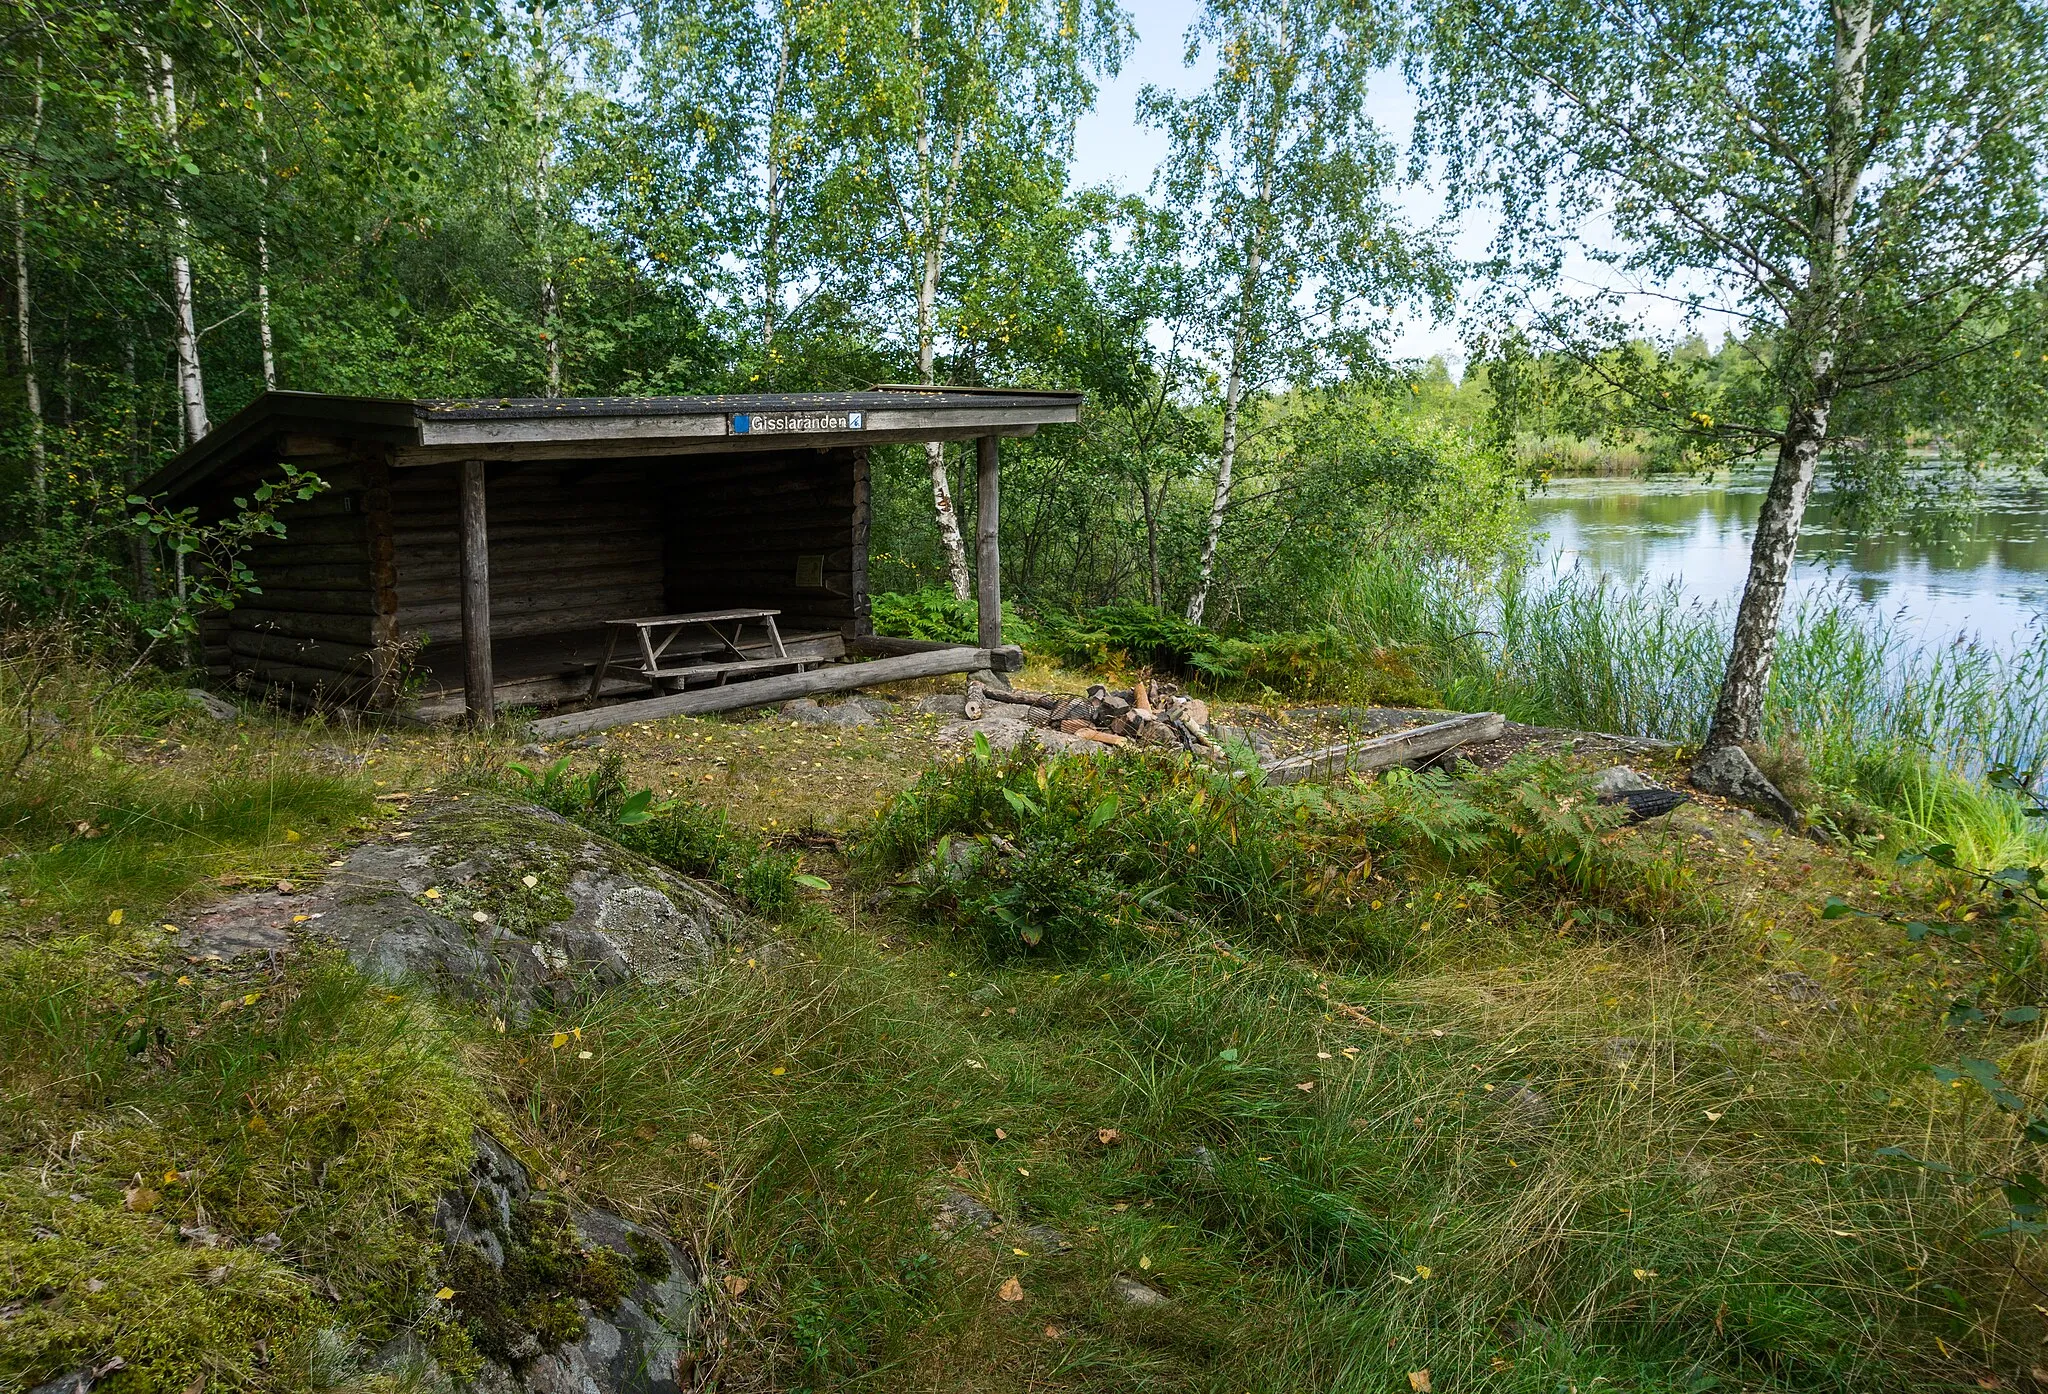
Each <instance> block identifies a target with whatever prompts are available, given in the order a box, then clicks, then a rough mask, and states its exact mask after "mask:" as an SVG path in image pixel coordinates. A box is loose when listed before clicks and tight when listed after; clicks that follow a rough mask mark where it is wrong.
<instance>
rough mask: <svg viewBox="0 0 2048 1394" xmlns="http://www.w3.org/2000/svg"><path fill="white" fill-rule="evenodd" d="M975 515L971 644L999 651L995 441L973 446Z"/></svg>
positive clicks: (989, 439) (998, 489)
mask: <svg viewBox="0 0 2048 1394" xmlns="http://www.w3.org/2000/svg"><path fill="white" fill-rule="evenodd" d="M974 464H975V471H974V473H975V486H976V499H977V505H976V514H977V521H976V523H975V528H974V570H975V586H974V593H975V629H974V637H975V642H976V643H978V644H979V645H980V646H981V647H982V648H985V649H993V648H1000V647H1001V646H1002V642H1003V554H1002V549H1001V544H1000V541H999V532H998V525H999V523H1000V522H1001V513H1002V482H1001V479H1000V477H999V476H1000V469H999V467H998V463H997V459H996V438H995V437H994V436H982V437H981V438H980V439H978V440H976V441H975V442H974Z"/></svg>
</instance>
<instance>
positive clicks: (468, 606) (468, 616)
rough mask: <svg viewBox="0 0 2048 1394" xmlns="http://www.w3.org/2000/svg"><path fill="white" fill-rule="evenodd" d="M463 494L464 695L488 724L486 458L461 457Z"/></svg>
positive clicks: (472, 715) (474, 716) (491, 707)
mask: <svg viewBox="0 0 2048 1394" xmlns="http://www.w3.org/2000/svg"><path fill="white" fill-rule="evenodd" d="M461 495H462V502H461V509H460V511H461V518H462V528H461V541H460V544H459V545H460V547H461V550H462V559H461V560H462V696H463V701H464V703H465V704H466V705H467V706H468V708H469V719H470V720H471V721H473V722H475V723H477V724H478V725H482V726H488V725H489V724H490V723H491V721H492V720H493V719H494V718H495V716H496V714H497V708H496V705H495V704H494V703H493V702H492V700H491V699H492V692H493V689H494V688H495V687H496V683H495V682H494V681H493V679H492V677H491V543H490V529H489V528H488V527H487V526H485V523H484V462H483V461H482V460H464V461H463V462H462V476H461Z"/></svg>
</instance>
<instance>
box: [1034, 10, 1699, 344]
mask: <svg viewBox="0 0 2048 1394" xmlns="http://www.w3.org/2000/svg"><path fill="white" fill-rule="evenodd" d="M1124 5H1125V8H1126V9H1127V10H1128V11H1129V12H1130V14H1131V16H1132V18H1133V20H1134V21H1135V23H1136V25H1137V30H1138V42H1137V45H1136V47H1135V48H1134V49H1133V50H1132V52H1131V55H1130V57H1129V58H1128V59H1127V60H1126V61H1125V63H1124V66H1123V68H1122V70H1121V71H1120V72H1118V74H1117V75H1116V77H1114V78H1112V79H1111V80H1109V81H1107V82H1104V83H1103V84H1102V85H1101V87H1100V90H1099V91H1098V92H1097V94H1096V100H1095V108H1094V110H1092V111H1091V112H1089V113H1088V115H1087V116H1085V117H1083V118H1082V119H1081V122H1080V124H1079V126H1078V127H1077V128H1076V130H1075V132H1074V165H1073V179H1074V182H1075V183H1076V184H1108V185H1111V186H1113V187H1115V188H1116V189H1118V190H1120V191H1122V192H1125V193H1143V192H1144V191H1145V189H1146V187H1147V186H1148V185H1149V184H1150V183H1151V179H1152V171H1153V169H1154V168H1155V167H1156V166H1157V165H1158V163H1159V161H1160V159H1161V158H1162V157H1163V156H1164V155H1165V154H1166V137H1165V136H1164V134H1163V133H1161V132H1159V131H1157V130H1154V129H1151V128H1149V127H1144V126H1140V125H1139V124H1138V122H1137V115H1136V114H1137V103H1138V93H1139V91H1140V90H1141V89H1142V88H1144V87H1146V86H1147V85H1152V86H1158V87H1165V88H1169V89H1172V90H1175V91H1179V92H1182V93H1191V92H1193V91H1195V90H1197V89H1199V88H1200V87H1201V86H1202V85H1203V83H1204V82H1205V81H1206V80H1207V78H1208V75H1209V74H1208V71H1207V69H1206V67H1204V66H1197V67H1193V68H1188V67H1184V66H1182V63H1181V59H1182V56H1183V54H1184V53H1185V38H1184V36H1185V35H1186V33H1187V30H1188V26H1189V25H1190V24H1191V23H1193V21H1194V19H1195V16H1196V15H1197V14H1198V13H1199V12H1200V10H1201V4H1200V2H1199V0H1124ZM1415 108H1416V103H1415V96H1414V94H1413V92H1412V91H1410V89H1409V87H1408V84H1407V82H1406V81H1405V80H1404V79H1403V77H1402V75H1401V74H1400V73H1399V72H1395V71H1391V70H1389V71H1383V72H1381V73H1380V74H1378V76H1377V81H1376V83H1375V85H1374V87H1373V89H1372V90H1371V91H1370V92H1369V93H1368V94H1367V109H1368V110H1369V111H1370V113H1371V115H1372V118H1373V120H1374V121H1375V122H1377V123H1378V124H1379V126H1380V128H1381V130H1382V131H1384V132H1385V133H1386V134H1387V135H1389V136H1390V137H1392V138H1393V139H1394V140H1395V142H1396V143H1398V144H1400V145H1402V146H1403V147H1404V148H1405V146H1406V144H1407V141H1408V138H1409V134H1410V132H1411V131H1413V129H1414V126H1415ZM1391 201H1392V202H1393V203H1394V204H1395V206H1396V207H1398V208H1399V209H1400V210H1401V211H1402V212H1403V213H1404V214H1406V215H1407V217H1408V219H1409V220H1410V222H1411V223H1413V224H1414V225H1417V226H1426V225H1428V224H1431V223H1434V222H1435V221H1436V220H1437V219H1438V218H1439V217H1441V216H1442V214H1443V211H1444V210H1443V200H1442V199H1441V197H1439V196H1438V195H1437V194H1436V193H1435V192H1434V191H1433V190H1431V189H1429V188H1428V187H1425V186H1410V187H1404V188H1402V189H1399V190H1395V191H1393V194H1392V197H1391ZM1492 234H1493V229H1492V227H1491V226H1490V225H1488V224H1487V223H1486V222H1485V220H1483V219H1477V220H1473V221H1469V222H1468V223H1466V224H1465V225H1463V226H1461V227H1460V228H1459V229H1458V231H1457V234H1456V235H1455V236H1454V237H1453V238H1452V240H1451V252H1452V254H1453V255H1454V256H1457V257H1459V258H1461V259H1467V260H1472V259H1477V258H1478V257H1479V256H1480V255H1482V254H1483V253H1484V252H1485V250H1486V247H1487V244H1488V242H1489V241H1490V240H1491V238H1492ZM1585 235H1586V236H1587V240H1588V241H1589V242H1591V243H1594V244H1596V245H1599V244H1609V243H1611V234H1610V233H1609V232H1607V230H1606V229H1604V228H1603V227H1599V226H1595V227H1593V228H1591V229H1589V230H1588V231H1587V233H1586V234H1585ZM1565 274H1566V275H1567V276H1568V277H1571V278H1573V279H1576V280H1579V281H1581V282H1583V283H1585V284H1586V285H1588V286H1591V285H1600V286H1610V285H1612V284H1614V277H1613V274H1612V273H1611V272H1610V271H1609V270H1608V269H1607V268H1606V267H1604V266H1602V265H1600V264H1599V263H1596V262H1592V261H1590V260H1588V259H1587V258H1585V257H1583V256H1574V257H1571V258H1568V259H1567V261H1566V263H1565ZM1473 289H1477V287H1476V286H1474V287H1473ZM1636 308H1637V309H1638V312H1639V313H1640V314H1641V316H1642V318H1643V321H1644V323H1645V326H1646V327H1647V328H1649V329H1651V330H1652V331H1654V332H1659V333H1663V334H1670V333H1674V332H1675V331H1677V329H1678V328H1679V313H1678V311H1677V310H1676V309H1675V308H1674V307H1673V306H1672V305H1671V304H1670V303H1669V302H1668V301H1663V300H1659V299H1656V298H1647V297H1646V298H1641V299H1638V300H1637V302H1636ZM1732 323H1733V321H1732V320H1729V319H1727V318H1725V317H1722V316H1715V315H1709V316H1708V317H1707V318H1706V320H1705V321H1704V322H1703V324H1702V326H1701V327H1702V329H1703V330H1704V331H1705V332H1706V333H1707V334H1708V335H1709V336H1710V337H1711V338H1715V339H1718V338H1719V336H1720V334H1721V332H1722V331H1723V330H1724V329H1725V328H1727V327H1728V326H1729V325H1731V324H1732ZM1388 341H1389V347H1390V349H1391V351H1392V353H1393V355H1394V356H1395V357H1396V358H1416V359H1428V358H1430V357H1432V356H1435V355H1438V354H1441V355H1443V357H1444V358H1445V359H1446V360H1447V361H1448V362H1450V363H1451V364H1452V366H1453V370H1454V371H1455V370H1456V368H1457V366H1458V364H1459V362H1460V360H1461V359H1462V358H1463V353H1462V345H1461V340H1460V337H1459V330H1458V326H1457V324H1456V323H1453V322H1438V321H1436V320H1434V319H1433V318H1432V317H1431V316H1430V315H1429V314H1428V313H1427V312H1423V313H1415V314H1408V315H1402V316H1398V317H1397V318H1396V319H1395V321H1394V323H1393V324H1392V325H1391V326H1390V333H1389V336H1388Z"/></svg>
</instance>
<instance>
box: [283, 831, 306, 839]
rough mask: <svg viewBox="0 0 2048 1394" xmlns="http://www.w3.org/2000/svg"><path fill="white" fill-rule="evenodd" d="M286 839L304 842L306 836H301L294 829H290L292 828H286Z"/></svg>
mask: <svg viewBox="0 0 2048 1394" xmlns="http://www.w3.org/2000/svg"><path fill="white" fill-rule="evenodd" d="M284 840H285V841H286V842H303V841H305V839H304V838H302V837H300V836H299V834H298V833H297V832H295V831H293V830H292V829H290V828H286V829H285V830H284Z"/></svg>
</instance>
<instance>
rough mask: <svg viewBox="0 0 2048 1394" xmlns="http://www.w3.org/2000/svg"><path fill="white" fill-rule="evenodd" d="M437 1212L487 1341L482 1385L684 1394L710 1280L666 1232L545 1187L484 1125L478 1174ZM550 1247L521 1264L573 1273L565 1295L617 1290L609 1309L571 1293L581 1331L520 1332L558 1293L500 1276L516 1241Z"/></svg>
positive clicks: (526, 1392) (469, 1322)
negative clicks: (521, 1323)
mask: <svg viewBox="0 0 2048 1394" xmlns="http://www.w3.org/2000/svg"><path fill="white" fill-rule="evenodd" d="M434 1218H435V1222H436V1224H437V1225H438V1226H439V1227H440V1230H441V1235H442V1240H443V1244H444V1246H445V1251H446V1254H447V1261H446V1276H447V1281H448V1284H449V1286H451V1287H453V1288H454V1289H455V1292H456V1295H455V1297H454V1298H452V1299H451V1302H450V1305H451V1306H452V1307H453V1309H454V1312H455V1314H456V1316H457V1318H458V1319H459V1320H461V1321H462V1322H463V1323H464V1325H465V1326H466V1327H468V1328H469V1330H470V1332H471V1336H472V1339H477V1338H478V1337H479V1336H480V1337H481V1338H482V1339H480V1340H478V1348H479V1350H480V1352H481V1353H482V1354H483V1355H484V1357H485V1360H486V1368H485V1370H484V1371H483V1373H482V1374H481V1375H480V1376H479V1377H478V1378H477V1380H476V1381H475V1382H474V1385H473V1390H474V1391H477V1392H478V1394H481V1392H482V1391H504V1392H505V1394H681V1390H682V1389H683V1387H684V1386H683V1384H682V1383H681V1379H682V1375H683V1372H684V1371H685V1370H686V1369H688V1368H689V1367H690V1366H691V1364H692V1363H693V1362H692V1361H691V1360H690V1358H689V1357H688V1356H687V1355H686V1352H688V1351H691V1350H692V1349H693V1348H694V1347H695V1346H696V1345H697V1343H698V1334H699V1333H698V1329H697V1308H698V1303H699V1300H700V1296H701V1293H702V1291H703V1277H702V1274H701V1272H700V1271H699V1269H698V1267H697V1264H696V1263H695V1261H694V1260H693V1259H692V1258H691V1257H690V1256H689V1255H687V1254H685V1253H684V1252H683V1251H682V1250H681V1249H679V1248H678V1247H677V1246H676V1245H675V1244H674V1243H672V1242H670V1240H669V1239H668V1238H667V1237H666V1236H665V1235H662V1234H660V1233H658V1232H657V1231H655V1230H651V1229H648V1228H646V1227H645V1226H642V1225H637V1224H634V1223H633V1222H632V1221H630V1220H627V1219H624V1218H622V1217H620V1216H618V1215H615V1214H613V1213H611V1212H610V1211H607V1210H597V1209H590V1208H585V1207H582V1206H578V1205H574V1204H571V1203H568V1202H565V1201H562V1200H559V1199H555V1198H553V1197H550V1196H548V1195H546V1194H545V1193H543V1192H538V1191H536V1190H535V1189H534V1187H533V1184H532V1178H531V1176H530V1175H529V1173H528V1172H527V1170H526V1167H525V1166H524V1165H523V1164H522V1163H521V1162H520V1161H519V1159H518V1158H516V1157H514V1156H513V1155H512V1154H511V1153H510V1152H509V1151H507V1150H506V1149H505V1147H504V1146H503V1145H502V1144H501V1143H499V1142H498V1140H497V1139H496V1138H494V1137H492V1136H491V1135H490V1134H489V1133H486V1132H483V1131H478V1133H477V1134H476V1160H475V1161H474V1162H473V1163H472V1164H471V1167H470V1173H469V1176H468V1177H467V1178H466V1179H465V1180H464V1182H463V1184H462V1185H460V1186H458V1187H457V1188H456V1189H454V1190H452V1191H450V1192H449V1193H448V1194H446V1195H444V1196H443V1197H442V1198H441V1200H440V1203H439V1204H438V1205H437V1207H436V1208H435V1213H434ZM541 1246H546V1247H545V1252H544V1254H542V1255H541V1256H543V1257H546V1258H547V1259H548V1260H549V1262H548V1263H546V1264H545V1265H536V1264H534V1263H532V1262H527V1263H522V1264H520V1265H518V1266H517V1267H516V1269H515V1270H514V1271H516V1272H520V1273H531V1272H533V1271H535V1269H536V1267H541V1268H544V1269H546V1270H548V1271H553V1272H562V1271H564V1270H569V1271H570V1276H569V1278H568V1280H567V1281H565V1282H564V1287H565V1288H566V1289H568V1290H569V1291H565V1292H563V1293H561V1294H554V1295H553V1296H554V1297H555V1301H556V1302H559V1300H560V1298H561V1297H563V1296H570V1294H571V1293H572V1292H573V1291H574V1290H575V1289H576V1288H581V1289H583V1290H584V1291H585V1292H587V1291H589V1290H590V1288H592V1287H598V1288H610V1289H612V1290H613V1291H616V1292H617V1293H618V1294H619V1296H618V1298H617V1300H616V1302H613V1303H608V1304H607V1305H605V1306H604V1307H602V1308H600V1307H597V1306H593V1304H592V1302H591V1301H590V1300H589V1299H588V1298H587V1297H582V1296H575V1297H573V1298H572V1300H573V1301H574V1304H575V1308H576V1311H577V1314H578V1315H579V1316H580V1317H581V1319H582V1331H581V1333H580V1334H579V1335H578V1336H576V1338H575V1339H573V1340H569V1341H566V1342H559V1343H557V1342H556V1341H555V1340H554V1339H553V1338H552V1337H550V1336H545V1335H543V1334H542V1333H540V1332H536V1331H531V1330H527V1331H519V1330H517V1329H516V1327H517V1317H518V1312H519V1309H520V1307H521V1305H522V1304H523V1303H530V1302H532V1300H533V1299H534V1298H540V1299H543V1300H545V1299H547V1298H548V1297H549V1296H550V1294H548V1293H530V1294H528V1293H508V1292H507V1291H506V1290H505V1284H504V1283H503V1282H502V1281H500V1280H498V1279H497V1277H496V1275H500V1274H503V1273H505V1272H506V1265H507V1261H508V1259H509V1258H510V1257H511V1256H512V1255H513V1254H514V1253H515V1252H516V1251H517V1250H519V1249H520V1248H522V1247H524V1248H525V1249H527V1250H528V1251H529V1252H532V1251H534V1250H536V1249H538V1248H540V1247H541ZM578 1269H580V1270H581V1271H580V1272H577V1271H575V1270H578ZM465 1275H467V1276H465ZM480 1278H481V1279H483V1280H482V1281H479V1280H478V1279H480ZM550 1305H553V1304H550ZM508 1328H511V1329H509V1330H508Z"/></svg>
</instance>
